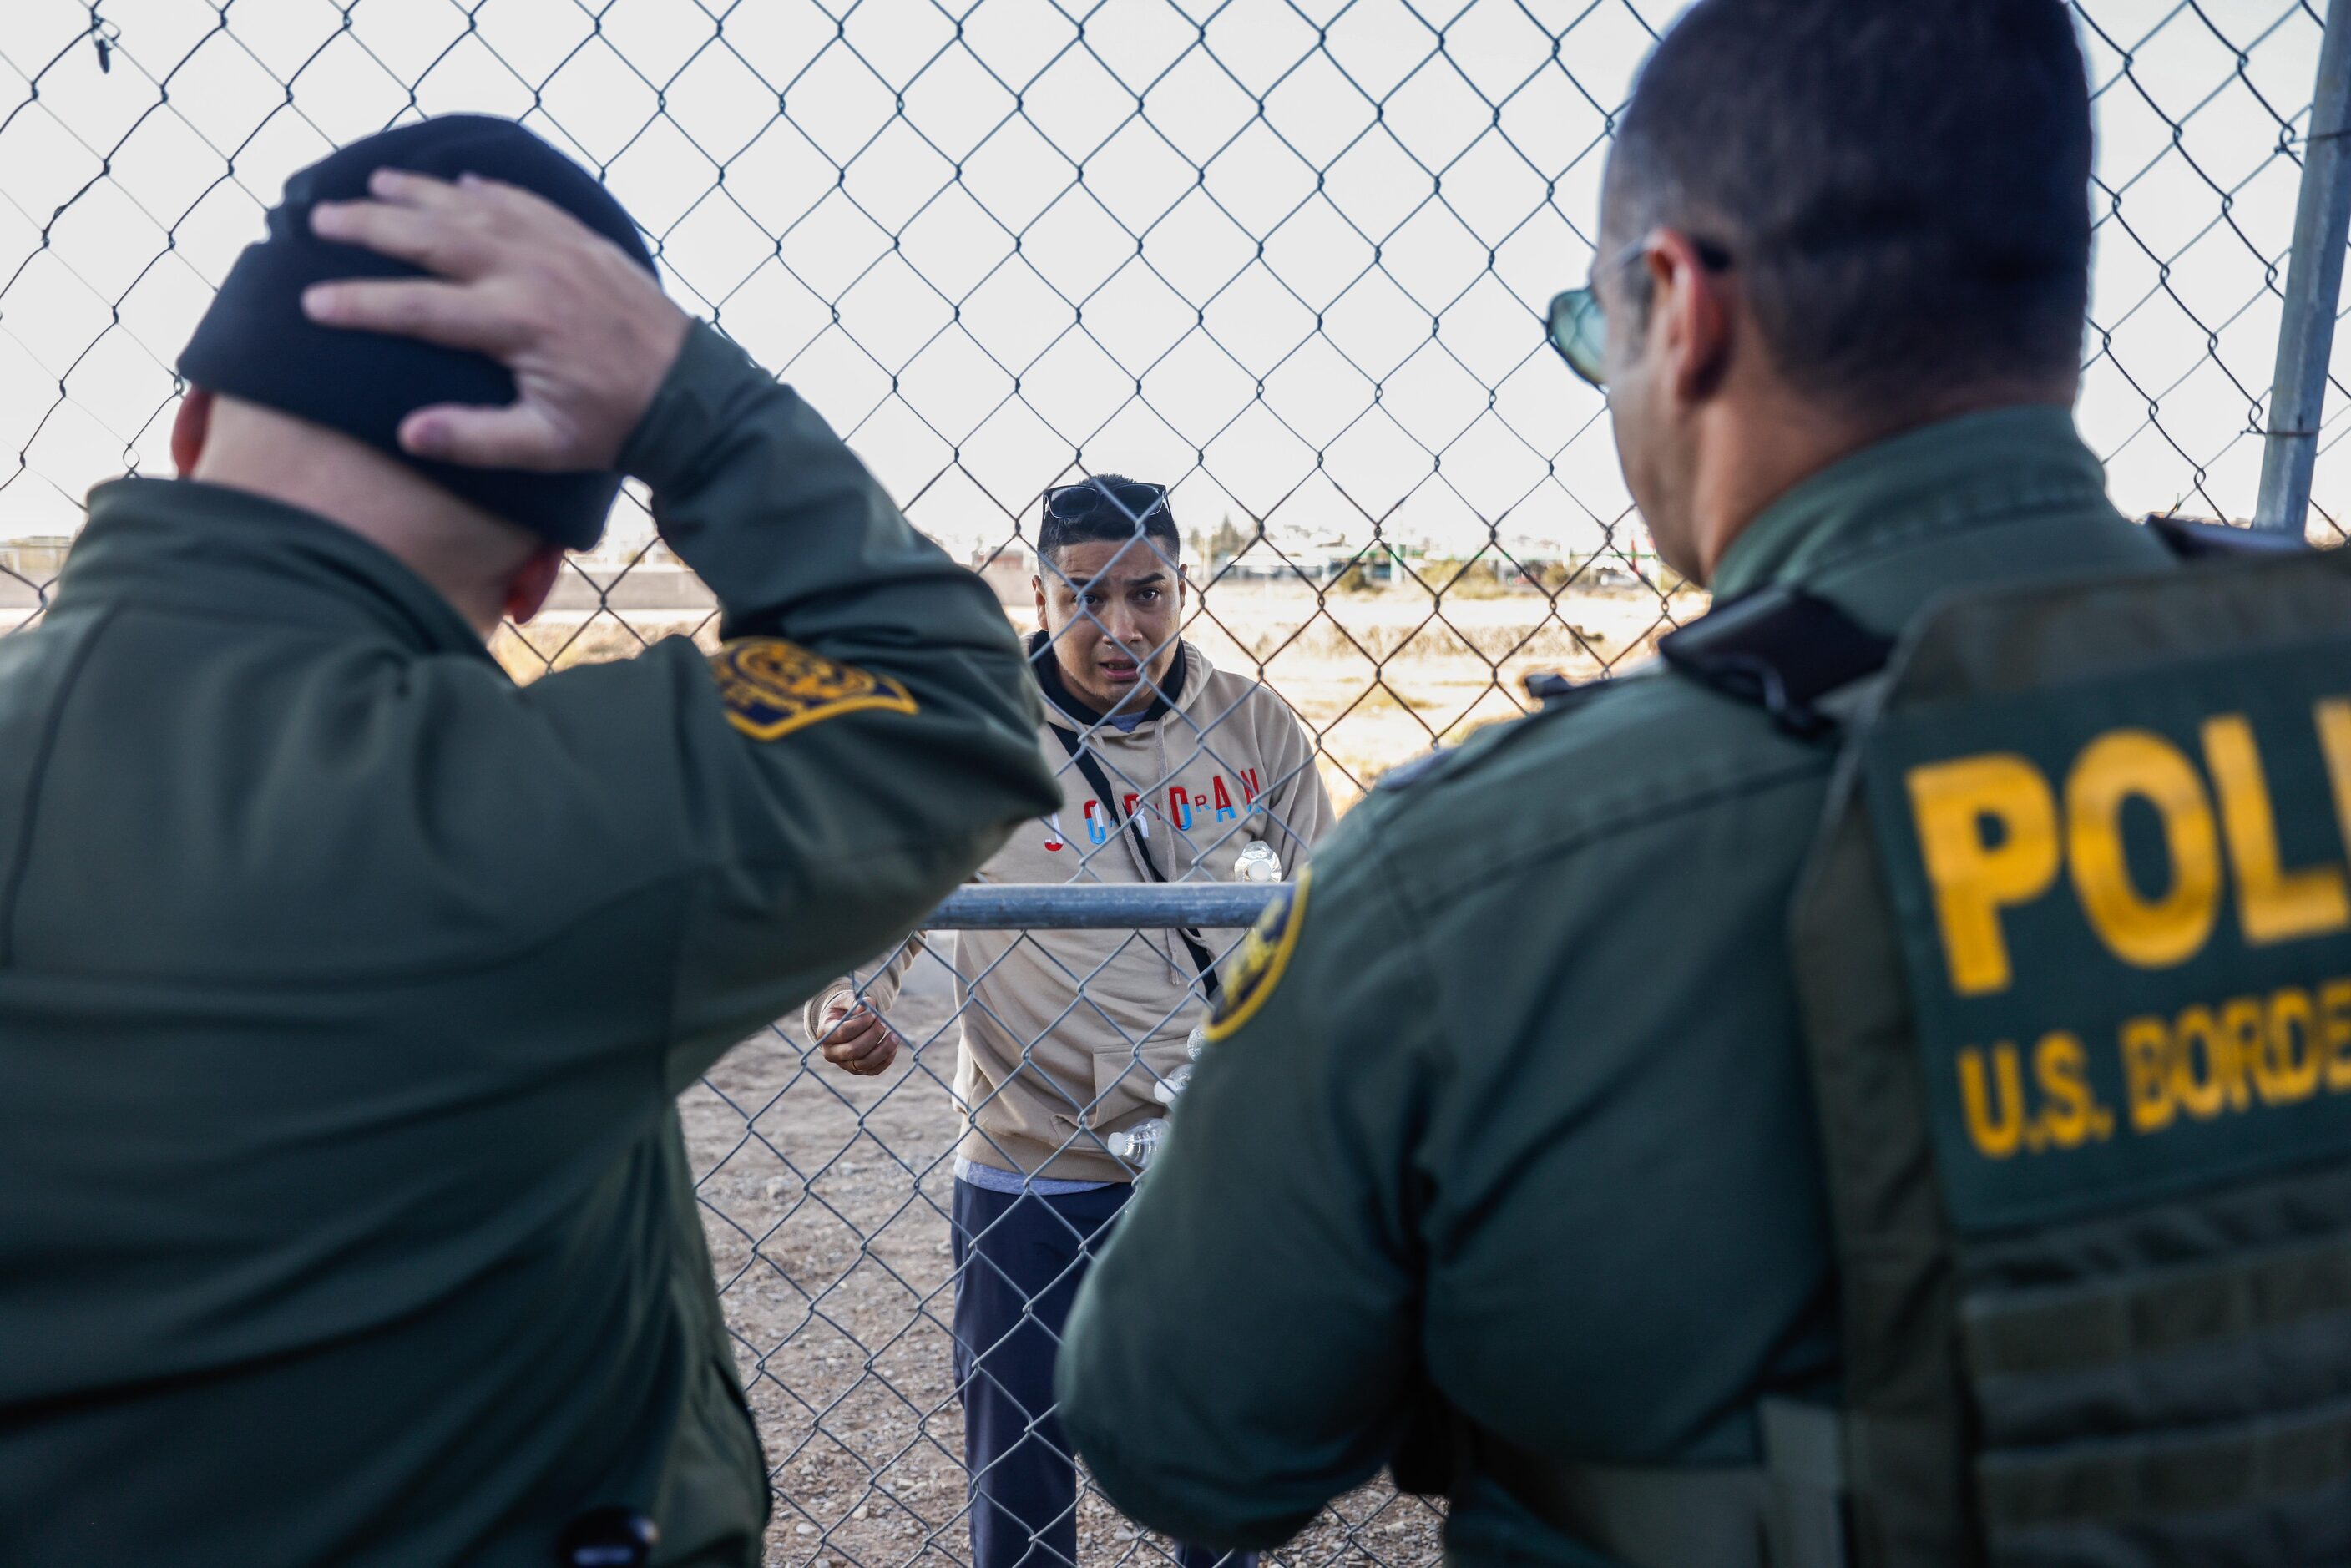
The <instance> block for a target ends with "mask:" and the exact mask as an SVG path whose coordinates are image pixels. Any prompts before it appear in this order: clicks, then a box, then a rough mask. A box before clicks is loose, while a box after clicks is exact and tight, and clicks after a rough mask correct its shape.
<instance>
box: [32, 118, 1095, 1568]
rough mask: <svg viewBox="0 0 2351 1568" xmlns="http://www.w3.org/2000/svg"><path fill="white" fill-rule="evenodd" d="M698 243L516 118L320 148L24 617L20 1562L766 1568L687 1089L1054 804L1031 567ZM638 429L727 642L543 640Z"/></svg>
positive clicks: (632, 469)
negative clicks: (56, 573) (710, 320)
mask: <svg viewBox="0 0 2351 1568" xmlns="http://www.w3.org/2000/svg"><path fill="white" fill-rule="evenodd" d="M461 175H464V176H484V177H487V179H486V181H485V180H484V179H468V180H466V181H465V183H457V182H458V178H459V176H461ZM434 176H438V177H434ZM361 246H365V247H367V248H360V247H361ZM651 270H652V269H651V267H650V264H649V263H648V261H647V260H646V257H645V255H644V252H643V248H642V247H641V246H639V245H638V243H637V241H636V239H635V237H634V234H633V230H632V226H631V225H630V224H629V221H628V219H627V217H626V215H625V214H623V213H622V211H621V210H620V208H619V207H618V206H617V205H616V204H613V203H612V201H611V198H610V197H609V196H607V195H606V194H605V193H603V192H602V190H601V187H599V186H598V185H597V184H596V183H595V182H594V181H592V180H591V179H590V178H589V177H588V176H587V175H586V174H585V173H584V172H581V171H580V170H579V169H578V168H576V167H575V166H573V165H572V164H570V163H569V162H567V161H566V160H564V159H563V158H562V157H561V156H560V155H559V154H557V153H556V152H554V151H553V150H551V149H549V147H547V146H546V145H545V144H544V143H542V142H540V141H538V140H537V139H536V138H534V137H532V136H530V135H529V134H528V132H526V131H522V130H520V129H519V128H518V127H516V126H514V125H512V124H510V123H507V122H505V121H499V120H482V119H475V118H469V117H457V118H452V119H447V120H431V121H426V122H424V123H423V124H420V125H414V126H409V127H404V128H402V129H401V130H399V131H392V132H388V133H386V134H384V135H381V136H378V137H374V138H371V139H369V140H368V141H362V142H360V143H357V144H355V145H353V146H352V147H350V148H347V149H345V150H343V151H342V152H339V153H336V154H334V155H333V156H331V157H329V158H328V159H327V160H325V161H324V162H321V163H319V164H317V165H315V166H313V167H312V168H310V169H308V170H306V171H304V172H300V173H298V174H297V175H295V176H294V177H293V179H292V180H291V181H289V183H288V184H287V193H286V200H285V203H284V204H283V205H282V206H280V207H278V208H277V209H276V210H275V211H274V212H273V213H272V214H271V217H270V235H269V238H268V239H267V240H266V241H265V242H264V243H262V244H260V245H258V246H255V247H253V248H252V249H251V250H248V251H247V252H246V255H245V256H244V258H243V259H242V260H240V262H239V263H238V264H237V266H236V267H235V270H234V271H233V272H232V273H231V275H230V277H229V278H228V280H227V282H226V283H225V285H224V287H223V288H222V290H221V292H220V295H219V298H218V299H217V301H216V302H215V304H214V307H213V308H212V310H211V312H210V313H209V314H208V315H207V316H206V318H205V319H204V323H203V325H202V326H201V327H200V328H199V329H198V330H197V332H196V335H195V338H194V340H193V342H192V343H191V345H190V347H189V350H188V352H187V355H186V358H185V360H184V361H183V364H184V369H185V371H186V372H187V374H188V376H189V379H190V381H191V382H192V383H193V390H192V391H191V392H190V395H189V397H188V399H187V400H186V402H185V403H184V405H183V411H182V414H181V419H180V424H179V426H178V429H177V433H176V437H175V441H174V448H175V453H176V455H178V456H179V457H180V458H181V460H182V463H183V466H193V471H194V477H193V478H188V479H182V480H178V481H159V480H149V479H125V480H120V481H118V482H115V483H112V484H109V485H105V486H100V487H99V489H98V490H96V491H95V492H94V493H93V494H92V496H91V498H90V517H89V526H88V528H87V530H86V531H85V532H84V534H83V535H82V537H81V538H80V540H79V542H78V545H77V547H76V549H75V550H74V552H73V555H72V557H71V559H69V561H68V565H67V567H66V570H65V573H64V577H63V580H62V581H61V583H60V585H59V587H58V589H57V594H56V597H55V601H54V602H53V603H52V605H51V607H50V609H49V611H48V613H47V617H46V618H45V619H44V621H43V622H41V623H40V625H39V626H37V628H35V629H34V630H31V631H29V632H25V633H23V634H20V635H17V636H15V637H11V638H8V639H7V640H5V642H0V1217H4V1218H0V1561H5V1562H6V1563H10V1564H12V1565H26V1564H33V1565H42V1564H59V1565H68V1564H70V1565H73V1568H85V1565H89V1564H97V1563H158V1562H172V1563H239V1564H250V1565H255V1568H264V1565H279V1564H298V1563H299V1564H326V1563H334V1564H363V1563H381V1564H393V1563H397V1564H412V1563H511V1564H517V1565H522V1564H528V1565H530V1568H545V1565H547V1564H550V1563H567V1564H583V1565H584V1564H590V1563H599V1564H611V1565H617V1564H624V1563H649V1562H650V1563H664V1564H667V1563H697V1564H705V1563H706V1564H733V1565H748V1564H755V1563H758V1562H759V1561H761V1558H762V1551H761V1535H762V1530H763V1526H764V1523H765V1521H766V1518H767V1513H768V1487H767V1477H766V1470H765V1466H764V1464H763V1463H762V1460H761V1458H760V1453H759V1447H758V1437H757V1435H756V1433H755V1431H754V1429H753V1426H752V1422H751V1418H750V1415H749V1412H748V1410H747V1407H746V1405H745V1403H744V1397H743V1395H742V1392H741V1390H740V1388H739V1387H738V1385H737V1380H736V1375H735V1369H734V1366H733V1363H732V1357H731V1354H730V1353H729V1349H728V1343H727V1338H726V1333H725V1330H724V1327H723V1324H722V1322H721V1319H720V1315H719V1308H718V1302H717V1300H716V1294H715V1292H714V1290H713V1284H712V1279H711V1265H710V1260H709V1257H708V1255H707V1253H706V1251H705V1247H704V1243H703V1238H702V1232H701V1228H700V1224H699V1218H698V1214H697V1210H696V1205H695V1186H694V1175H693V1171H692V1169H691V1167H690V1166H689V1165H688V1164H687V1159H686V1155H685V1150H684V1144H683V1141H682V1139H681V1136H680V1128H679V1123H678V1115H677V1111H676V1107H675V1104H674V1096H675V1095H676V1094H677V1093H678V1092H680V1091H681V1090H683V1089H684V1088H685V1087H686V1086H687V1085H689V1084H691V1083H692V1082H694V1081H695V1078H696V1076H697V1075H698V1074H700V1073H701V1072H703V1071H705V1069H706V1068H708V1067H709V1066H710V1065H711V1063H712V1062H714V1061H716V1059H717V1058H718V1057H719V1055H720V1054H721V1053H722V1052H723V1051H726V1049H727V1048H728V1046H730V1045H731V1044H732V1043H733V1042H735V1041H736V1040H739V1039H741V1038H743V1037H744V1036H745V1035H747V1034H748V1033H750V1032H752V1031H754V1030H758V1029H760V1028H762V1027H763V1026H765V1025H766V1024H768V1022H769V1021H770V1020H772V1019H775V1018H777V1017H778V1015H780V1014H782V1013H784V1012H786V1011H787V1010H788V1009H790V1008H792V1007H793V1006H795V1005H797V1004H798V1003H799V1001H801V1000H802V999H803V998H805V997H806V996H807V995H808V994H809V992H810V991H811V990H813V989H814V988H816V987H817V986H818V985H820V984H821V983H822V982H823V981H824V980H826V979H827V978H829V977H831V976H832V975H833V974H836V973H838V972H839V970H840V969H841V967H842V966H843V965H845V964H847V963H848V962H850V961H852V960H853V959H855V958H857V957H859V956H862V955H863V954H866V953H870V952H872V950H874V949H875V948H876V947H877V946H882V945H883V944H884V943H886V942H887V941H889V940H891V939H892V938H893V936H895V935H897V934H899V933H902V932H903V931H904V929H905V928H906V926H908V925H910V924H912V923H913V921H914V919H915V918H916V917H917V916H918V915H920V914H921V913H922V912H923V911H924V910H925V908H926V907H928V906H929V905H930V904H933V903H934V902H935V900H936V899H937V898H939V897H940V896H941V895H943V894H945V893H946V891H947V890H949V889H950V888H952V887H954V886H955V885H956V883H959V882H961V881H962V880H963V879H964V878H965V877H966V876H967V874H968V873H970V872H971V870H972V869H973V868H974V867H976V866H977V865H978V864H979V863H980V862H981V861H982V860H984V859H985V858H986V857H987V855H988V854H989V853H990V852H993V851H994V850H995V849H996V848H997V847H998V845H999V844H1000V843H1001V842H1002V841H1003V840H1004V838H1005V836H1006V834H1007V833H1008V831H1009V830H1010V829H1011V828H1012V827H1013V826H1014V825H1016V824H1017V823H1019V822H1021V821H1027V820H1029V819H1031V818H1032V817H1034V816H1035V815H1036V814H1037V813H1039V812H1040V811H1044V810H1050V809H1051V806H1052V804H1053V803H1054V802H1055V800H1058V794H1057V793H1056V791H1055V790H1054V789H1053V785H1052V780H1051V778H1050V774H1049V773H1048V772H1047V771H1046V770H1045V768H1043V767H1042V766H1041V764H1040V760H1039V758H1038V756H1037V748H1036V738H1035V737H1036V728H1035V727H1036V723H1037V714H1036V710H1035V705H1034V702H1033V699H1032V698H1031V697H1030V696H1029V695H1028V694H1029V682H1028V681H1027V679H1026V677H1025V674H1024V673H1023V671H1022V667H1021V653H1020V650H1019V646H1018V644H1017V643H1016V642H1015V640H1014V638H1013V636H1012V634H1011V632H1010V630H1009V629H1008V627H1007V626H1006V624H1005V622H1004V617H1003V613H1002V612H1001V611H999V610H998V608H997V605H996V602H995V599H994V596H993V595H992V594H990V593H989V592H988V591H987V589H986V588H985V586H984V585H982V584H981V583H980V582H979V581H978V580H977V578H975V577H973V576H972V575H971V574H970V573H968V572H966V571H964V570H961V569H960V568H958V567H956V566H955V565H954V564H953V563H951V562H950V561H949V560H947V559H946V557H945V556H943V555H942V554H941V553H940V552H939V551H938V550H937V549H935V548H934V547H933V546H931V545H930V544H928V543H927V542H925V540H923V539H922V538H920V537H919V536H917V535H916V534H915V533H914V530H913V529H912V528H909V527H908V526H907V524H906V523H905V521H904V518H902V517H900V515H899V514H898V512H897V510H896V508H895V507H893V506H892V505H891V503H890V501H889V500H888V498H887V497H885V496H884V495H883V492H882V490H881V489H880V488H879V486H876V485H875V483H874V482H873V480H872V478H871V477H870V476H868V475H867V474H866V473H865V471H864V470H863V468H862V467H861V466H860V465H859V464H858V462H857V461H856V459H855V458H854V457H853V456H852V455H851V454H850V452H849V451H848V449H847V448H846V447H844V446H843V445H842V444H841V443H840V442H839V441H838V440H837V439H836V438H835V437H834V436H833V435H832V434H831V433H830V432H829V431H828V430H827V429H826V428H825V426H824V425H823V423H822V422H821V421H820V420H819V419H818V418H817V416H816V415H815V414H814V413H811V412H810V410H809V409H808V408H807V407H806V406H805V405H804V404H802V403H801V402H799V400H798V399H797V398H796V397H794V396H793V394H792V393H791V392H789V391H788V390H786V389H784V388H781V387H778V385H777V384H776V383H775V382H774V381H773V380H772V379H771V378H769V377H768V376H767V375H766V374H765V373H763V372H762V371H759V370H758V368H757V367H756V366H754V365H753V364H752V363H751V362H750V361H747V359H746V358H745V357H744V356H743V355H742V354H741V353H740V352H738V351H737V350H735V349H734V348H733V347H731V346H730V345H729V344H728V343H727V342H726V340H723V339H722V338H720V337H719V336H717V334H716V333H715V332H714V331H712V330H711V329H708V328H706V327H702V326H698V325H691V324H689V322H688V321H687V319H685V318H684V316H683V315H682V314H681V313H680V312H678V311H677V309H676V308H675V307H674V306H672V305H670V304H669V303H668V301H666V300H665V299H664V298H662V296H661V293H660V290H659V287H658V286H657V285H656V284H655V283H654V282H653V278H652V276H651ZM428 274H432V275H434V276H428ZM354 277H357V278H359V279H360V281H359V282H357V283H352V282H348V281H329V280H336V279H350V278H354ZM322 285H323V287H321V286H322ZM391 331H399V332H406V333H413V334H418V336H416V337H414V338H413V339H411V338H402V337H393V336H386V335H384V333H386V332H391ZM623 472H625V473H628V474H631V475H633V476H637V477H639V478H641V479H643V481H644V482H645V484H646V485H647V486H649V487H650V489H651V491H652V493H653V506H654V514H655V517H656V518H657V519H658V521H659V523H660V527H661V529H662V534H663V537H664V538H665V539H666V540H667V541H668V542H669V543H670V544H671V545H672V546H673V547H674V549H676V551H677V553H678V554H679V555H680V556H681V557H682V558H684V559H685V560H686V561H687V562H688V563H689V564H690V565H691V566H693V567H694V568H695V570H696V571H697V572H699V573H700V574H701V576H702V578H703V580H705V581H706V582H707V583H708V584H709V585H710V587H711V589H712V590H713V591H714V592H715V593H716V595H717V597H718V600H719V602H720V604H721V606H722V607H723V632H724V635H725V637H726V644H725V648H724V651H723V652H722V653H719V654H718V655H716V657H715V658H709V659H705V656H704V655H703V653H700V652H699V651H698V650H697V649H696V648H695V646H694V644H693V643H689V642H687V641H685V640H684V639H674V640H670V641H665V642H663V643H656V644H655V645H654V646H653V647H651V648H649V649H647V650H646V651H645V652H644V653H643V654H641V655H639V656H638V657H635V658H632V659H627V660H623V661H620V662H618V663H613V664H599V665H593V666H582V667H580V668H575V669H569V670H564V671H560V672H559V673H556V674H549V675H548V676H546V677H545V678H543V679H541V680H538V682H536V683H534V684H532V685H528V686H521V687H518V686H517V685H515V683H514V682H512V681H511V680H509V679H508V678H507V675H506V674H504V672H503V671H501V669H500V668H499V667H498V665H497V664H496V663H495V662H493V661H492V660H491V658H490V657H489V655H488V653H486V648H485V645H484V637H485V635H486V633H487V632H489V631H490V630H491V629H492V628H494V627H495V626H496V624H497V622H498V618H499V616H500V614H501V613H502V612H511V613H514V614H517V615H518V616H523V617H527V616H528V613H529V612H530V611H531V610H532V609H534V608H536V606H537V604H538V601H541V600H543V599H544V598H545V596H546V592H547V590H548V588H549V585H551V583H552V581H553V580H554V575H555V572H556V570H559V568H560V565H561V560H562V552H563V549H564V548H565V547H566V546H573V547H584V546H586V545H588V544H590V543H591V542H592V541H593V540H594V538H595V537H596V535H597V534H598V533H599V532H600V531H601V528H602V523H603V517H604V513H605V511H606V509H607V507H609V506H610V504H611V500H612V497H613V495H614V493H615V491H616V490H617V488H618V486H619V483H620V480H619V475H620V474H621V473H623Z"/></svg>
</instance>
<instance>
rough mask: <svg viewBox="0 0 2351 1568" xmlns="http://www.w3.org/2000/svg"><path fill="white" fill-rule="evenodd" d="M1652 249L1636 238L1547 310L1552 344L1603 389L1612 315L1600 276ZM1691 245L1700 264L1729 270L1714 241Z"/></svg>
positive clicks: (1578, 371) (1697, 241)
mask: <svg viewBox="0 0 2351 1568" xmlns="http://www.w3.org/2000/svg"><path fill="white" fill-rule="evenodd" d="M1648 248H1649V242H1648V241H1647V240H1646V239H1637V240H1635V241H1634V242H1633V243H1632V244H1631V245H1628V246H1625V248H1624V250H1623V251H1621V252H1619V253H1618V255H1617V256H1616V258H1615V259H1614V260H1613V261H1611V262H1610V263H1609V264H1608V265H1607V267H1604V268H1603V267H1594V268H1593V274H1592V277H1593V280H1592V281H1591V282H1590V283H1587V284H1585V285H1584V286H1583V287H1581V288H1566V289H1562V290H1561V291H1560V292H1559V293H1557V294H1554V295H1552V298H1551V308H1550V309H1549V310H1547V311H1545V312H1544V319H1545V325H1546V326H1547V327H1548V328H1549V329H1550V334H1551V346H1552V348H1554V349H1556V350H1559V357H1560V358H1561V359H1562V360H1565V361H1567V368H1568V369H1569V370H1571V371H1574V372H1575V373H1576V374H1577V375H1578V376H1581V377H1582V378H1583V380H1584V381H1585V382H1587V383H1588V384H1590V385H1592V386H1594V387H1598V388H1599V389H1600V390H1602V391H1603V392H1605V391H1606V390H1607V388H1608V318H1607V316H1606V315H1605V314H1604V313H1603V312H1602V310H1601V308H1600V275H1601V273H1602V272H1604V271H1606V272H1621V271H1623V270H1624V269H1625V267H1630V266H1631V265H1632V264H1633V263H1634V262H1636V261H1638V260H1640V259H1641V256H1642V253H1643V252H1645V251H1646V250H1647V249H1648ZM1690 248H1691V249H1693V250H1695V251H1696V252H1697V253H1698V265H1699V266H1700V267H1705V268H1706V269H1707V270H1708V272H1726V271H1728V270H1729V267H1730V253H1729V251H1727V250H1725V249H1723V248H1722V247H1721V246H1719V245H1716V244H1715V243H1713V242H1712V241H1711V240H1702V239H1693V240H1691V241H1690Z"/></svg>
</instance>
